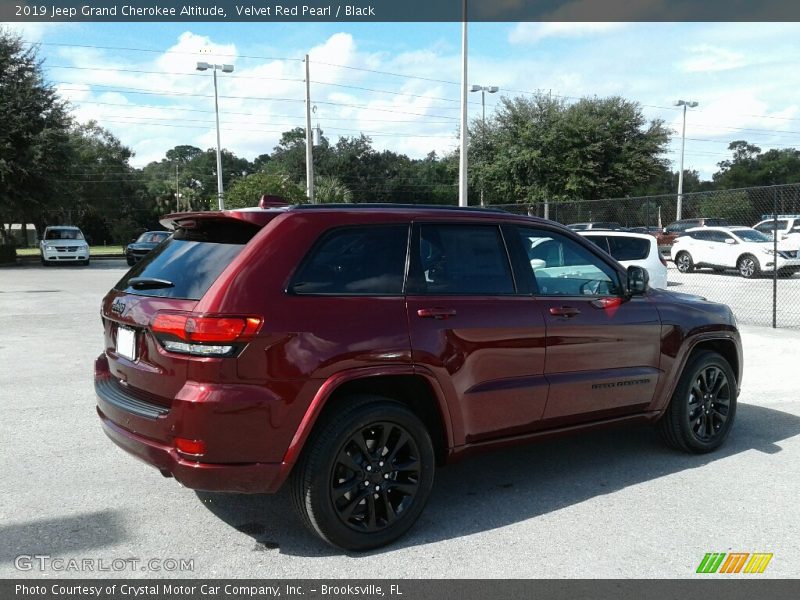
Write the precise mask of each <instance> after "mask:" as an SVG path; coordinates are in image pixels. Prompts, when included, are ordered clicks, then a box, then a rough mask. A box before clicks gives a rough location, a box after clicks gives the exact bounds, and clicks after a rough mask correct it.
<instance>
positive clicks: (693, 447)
mask: <svg viewBox="0 0 800 600" xmlns="http://www.w3.org/2000/svg"><path fill="white" fill-rule="evenodd" d="M738 393H739V387H738V383H737V381H736V374H735V373H734V372H733V369H732V368H731V366H730V364H729V363H728V361H727V360H726V359H725V358H724V357H723V356H722V355H720V354H719V353H717V352H713V351H711V350H700V351H696V352H694V353H693V354H692V356H691V357H689V360H688V362H687V363H686V366H685V367H684V369H683V372H682V373H681V377H680V379H679V380H678V385H677V386H676V388H675V392H674V393H673V394H672V399H671V400H670V403H669V406H667V409H666V411H665V412H664V415H663V416H662V417H661V419H660V420H659V421H658V424H657V426H658V429H659V432H660V433H661V436H662V438H663V439H664V441H665V442H666V443H667V445H669V446H671V447H672V448H675V449H676V450H683V451H684V452H691V453H695V454H702V453H705V452H711V451H712V450H716V449H717V448H719V447H720V446H721V445H722V443H723V442H724V441H725V439H726V438H727V437H728V434H729V433H730V431H731V428H732V427H733V422H734V420H735V417H736V400H737V396H738Z"/></svg>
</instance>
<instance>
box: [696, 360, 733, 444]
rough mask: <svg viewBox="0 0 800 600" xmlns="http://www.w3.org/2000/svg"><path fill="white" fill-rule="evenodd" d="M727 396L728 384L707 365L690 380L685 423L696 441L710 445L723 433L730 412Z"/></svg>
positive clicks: (728, 392) (714, 369)
mask: <svg viewBox="0 0 800 600" xmlns="http://www.w3.org/2000/svg"><path fill="white" fill-rule="evenodd" d="M731 394H732V392H731V384H730V381H728V377H727V375H725V372H724V371H723V370H722V369H721V368H720V367H717V366H714V365H710V366H708V367H706V368H704V369H701V370H700V372H699V373H698V374H697V376H696V377H695V378H694V383H693V384H692V388H691V390H690V392H689V398H688V402H689V410H688V411H687V419H688V421H689V427H690V428H691V429H692V431H693V432H694V436H695V437H696V438H697V439H698V440H700V441H702V442H710V441H711V440H712V439H713V438H714V437H715V436H717V435H719V434H720V432H721V431H722V430H723V426H724V425H725V422H726V421H727V420H728V415H729V414H730V412H731Z"/></svg>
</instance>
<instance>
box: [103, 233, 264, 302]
mask: <svg viewBox="0 0 800 600" xmlns="http://www.w3.org/2000/svg"><path fill="white" fill-rule="evenodd" d="M259 229H260V228H259V227H258V226H256V225H252V224H250V223H244V222H240V221H233V220H224V221H223V220H216V219H198V220H197V221H196V222H195V223H194V226H193V227H192V228H180V229H177V230H176V231H175V234H174V235H173V236H172V239H170V240H168V241H167V242H166V243H165V244H163V245H161V246H158V247H157V248H156V249H155V250H153V251H152V252H150V253H149V254H147V255H146V256H145V258H144V259H143V260H142V261H141V262H139V263H138V264H137V265H136V266H135V267H133V268H132V269H131V270H130V271H128V272H127V273H126V274H125V276H124V277H123V278H122V279H120V281H119V282H118V283H117V285H115V286H114V289H116V290H120V291H124V292H126V293H128V294H138V295H140V296H158V297H162V298H184V299H188V300H199V299H200V298H202V297H203V295H204V294H205V293H206V292H207V291H208V288H210V287H211V284H213V283H214V281H216V279H217V277H219V276H220V274H221V273H222V271H224V270H225V267H227V266H228V265H229V264H230V263H231V262H232V261H233V259H235V258H236V257H237V256H238V255H239V253H240V252H241V251H242V249H243V248H244V247H245V245H246V244H247V242H249V241H250V240H251V239H252V238H253V236H254V235H255V234H256V233H258V231H259ZM158 280H161V282H162V283H159V282H158ZM137 281H138V282H139V283H137ZM148 282H150V283H148Z"/></svg>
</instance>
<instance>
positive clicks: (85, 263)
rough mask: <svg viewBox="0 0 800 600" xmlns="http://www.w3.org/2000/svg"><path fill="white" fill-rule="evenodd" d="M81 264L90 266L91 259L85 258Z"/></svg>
mask: <svg viewBox="0 0 800 600" xmlns="http://www.w3.org/2000/svg"><path fill="white" fill-rule="evenodd" d="M81 264H82V265H83V266H84V267H88V266H89V259H88V258H87V259H86V260H84V261H83V262H82V263H81Z"/></svg>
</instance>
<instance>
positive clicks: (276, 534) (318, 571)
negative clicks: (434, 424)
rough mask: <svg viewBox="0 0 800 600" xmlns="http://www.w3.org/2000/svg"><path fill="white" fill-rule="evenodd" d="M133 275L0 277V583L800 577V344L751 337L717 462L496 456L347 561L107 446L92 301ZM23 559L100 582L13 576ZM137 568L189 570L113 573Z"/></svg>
mask: <svg viewBox="0 0 800 600" xmlns="http://www.w3.org/2000/svg"><path fill="white" fill-rule="evenodd" d="M126 268H127V267H126V266H125V264H124V261H103V262H97V263H93V264H92V266H91V267H88V268H81V267H71V266H69V267H66V266H65V267H58V268H43V267H40V266H38V265H30V266H16V267H8V268H0V331H2V337H1V338H0V411H1V412H2V415H3V419H2V425H0V428H1V430H2V435H0V480H1V481H2V485H1V486H0V540H2V542H0V577H4V578H9V577H36V578H41V577H50V578H53V577H60V576H66V577H87V576H88V577H259V578H260V577H265V578H283V577H319V578H351V577H359V578H395V577H402V578H413V577H423V578H428V577H430V578H434V577H436V578H464V577H470V578H471V577H498V578H512V577H514V578H516V577H521V578H528V577H546V578H549V577H553V578H595V577H600V578H603V577H624V578H649V577H655V578H692V577H706V578H707V577H725V576H724V575H719V576H716V575H712V576H709V575H702V576H701V575H696V574H695V570H696V568H697V566H698V564H699V563H700V561H701V560H702V558H703V556H704V554H705V553H707V552H737V551H739V552H768V553H773V555H774V558H773V559H772V562H771V563H770V564H769V566H768V568H767V570H766V572H765V573H764V574H763V575H761V576H760V577H798V576H800V510H798V508H797V502H798V498H800V399H799V398H798V397H799V396H800V395H799V394H798V387H799V386H798V378H797V374H796V373H795V372H794V369H795V368H796V366H797V364H798V359H800V351H798V347H800V331H798V330H787V329H779V330H772V329H768V328H764V327H755V326H747V325H745V326H743V327H742V337H743V341H744V351H745V371H744V380H743V386H742V394H741V397H740V404H739V412H738V417H737V423H736V426H735V428H734V430H733V432H732V435H731V438H730V439H729V440H728V442H727V444H726V445H725V446H724V447H723V448H722V449H721V450H720V451H718V452H716V453H713V454H711V455H705V456H688V455H683V454H680V453H676V452H673V451H671V450H668V449H667V448H665V447H664V446H663V445H662V444H661V443H660V441H659V440H658V438H657V436H656V434H655V432H654V431H653V430H652V429H650V428H646V427H644V428H624V429H614V430H605V431H601V432H597V433H592V434H584V435H581V436H578V437H572V438H563V439H559V440H556V441H549V442H543V443H539V444H534V445H531V446H526V447H519V448H514V449H510V450H502V451H496V452H493V453H490V454H487V455H483V456H480V457H476V458H472V459H469V460H466V461H464V462H461V463H458V464H456V465H451V466H448V467H447V468H444V469H442V470H440V471H439V472H437V475H436V483H435V485H434V491H433V494H432V497H431V500H430V503H429V505H428V507H427V509H426V511H425V512H424V514H423V516H422V518H421V519H420V521H419V522H418V523H417V525H416V526H415V528H414V529H413V530H412V531H411V532H410V534H409V535H408V536H406V537H405V538H403V539H402V540H400V542H399V543H397V544H395V545H393V546H390V547H388V548H384V549H382V550H379V551H375V552H369V553H365V554H349V553H342V552H340V551H337V550H335V549H333V548H329V547H326V546H324V545H322V544H321V543H320V542H319V541H318V540H317V539H316V538H315V537H313V536H312V535H311V534H309V533H308V532H306V531H305V530H304V529H303V527H302V525H301V523H300V521H299V520H298V519H297V518H296V517H295V515H294V513H293V511H292V510H291V506H290V502H289V499H288V496H287V494H285V493H283V492H281V493H279V494H277V495H275V496H245V495H235V494H206V493H195V492H193V491H191V490H188V489H184V488H181V487H180V486H179V485H178V484H176V483H175V482H174V481H173V480H169V479H164V478H162V477H161V475H160V474H159V473H158V472H157V471H156V470H155V469H152V468H151V467H149V466H147V465H145V464H143V463H140V462H138V461H136V460H135V459H133V458H131V457H130V456H127V455H126V454H124V453H123V452H122V451H121V450H118V449H117V448H116V447H115V446H114V445H113V444H112V443H111V442H110V441H109V440H108V439H106V437H105V436H104V435H103V433H102V431H101V430H100V427H99V424H98V420H97V417H96V414H95V409H94V405H95V399H94V392H93V387H92V368H93V367H92V365H93V361H94V358H95V357H96V356H97V355H98V354H99V352H100V350H101V348H102V333H101V327H100V319H99V304H100V299H101V298H102V296H103V295H104V294H105V293H106V291H107V290H108V289H109V288H110V287H111V286H113V284H114V283H115V282H116V281H117V280H118V279H119V278H120V277H121V275H122V274H123V273H124V272H125V269H126ZM671 274H672V273H671ZM694 275H695V276H696V277H697V279H696V280H695V281H696V282H697V281H700V279H699V278H702V277H705V276H704V275H703V274H694ZM686 277H687V278H688V277H691V276H686ZM708 277H712V278H713V277H714V276H713V275H708ZM739 281H740V280H739ZM747 283H748V284H749V283H750V282H747ZM687 285H688V284H687ZM683 287H684V286H675V287H674V288H672V289H678V290H680V291H684V290H683V289H681V288H683ZM712 291H713V290H712ZM694 293H700V292H699V291H694ZM704 295H709V296H711V295H710V294H707V293H705V294H704ZM20 555H48V556H50V557H51V558H54V559H55V558H61V559H70V558H77V559H79V560H83V559H93V560H95V561H96V562H94V563H92V564H93V565H94V567H95V569H96V570H95V571H94V572H86V571H72V570H70V571H63V570H59V569H57V568H53V566H52V565H51V566H50V568H47V569H45V570H44V571H42V570H40V569H39V568H38V566H37V563H35V562H34V563H33V567H34V568H32V569H31V570H19V569H18V568H17V567H16V566H15V563H18V564H20V563H19V561H17V557H18V556H20ZM132 558H134V559H138V560H140V561H143V562H144V563H146V562H147V561H150V560H152V559H155V560H157V561H165V560H166V559H187V560H191V561H193V569H192V570H190V571H184V572H178V571H164V570H161V571H158V570H150V571H143V570H141V568H142V567H141V565H142V563H139V566H137V567H136V568H135V569H134V568H129V567H125V568H123V569H122V570H121V571H114V570H111V569H112V568H113V566H114V564H116V565H117V566H119V565H120V564H122V563H120V562H117V563H113V560H114V559H132ZM97 561H99V562H97ZM26 564H29V563H26V562H25V561H24V560H23V562H22V563H21V565H22V566H23V567H25V566H26ZM64 564H66V565H69V563H64ZM127 564H128V565H130V564H131V563H130V562H128V563H127ZM162 564H165V563H163V562H162ZM166 565H167V568H169V567H170V566H171V565H172V563H169V562H167V563H166ZM151 566H152V567H153V568H155V567H156V566H157V565H156V564H153V565H151ZM102 567H105V568H106V569H108V570H97V569H100V568H102ZM728 577H732V576H728ZM749 577H752V576H749Z"/></svg>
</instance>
